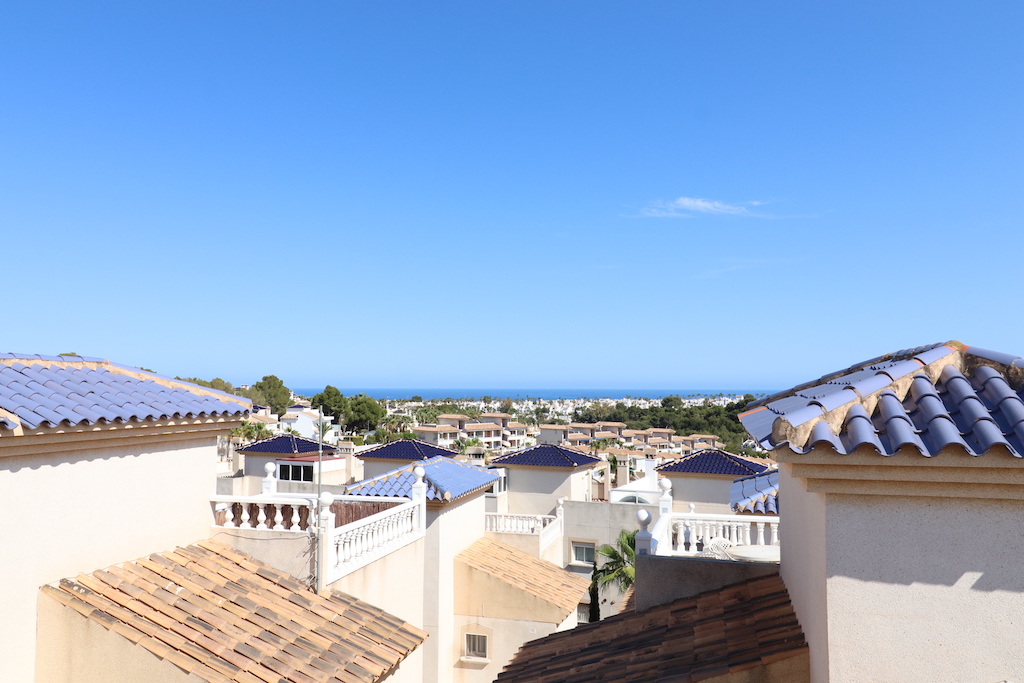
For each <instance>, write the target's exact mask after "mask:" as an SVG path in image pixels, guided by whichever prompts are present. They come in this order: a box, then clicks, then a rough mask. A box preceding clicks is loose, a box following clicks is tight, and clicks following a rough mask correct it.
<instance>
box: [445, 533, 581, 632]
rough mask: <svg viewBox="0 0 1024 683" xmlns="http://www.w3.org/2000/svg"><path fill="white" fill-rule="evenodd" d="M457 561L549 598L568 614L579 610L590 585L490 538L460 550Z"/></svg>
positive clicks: (579, 577)
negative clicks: (578, 607) (577, 607)
mask: <svg viewBox="0 0 1024 683" xmlns="http://www.w3.org/2000/svg"><path fill="white" fill-rule="evenodd" d="M455 561H456V562H462V563H463V564H466V565H469V566H470V567H473V568H474V569H479V570H480V571H482V572H486V573H488V574H490V575H491V576H493V577H495V578H498V579H501V580H502V581H504V582H505V583H507V584H509V585H511V586H514V587H515V588H518V589H519V590H521V591H524V592H526V593H529V594H530V595H535V596H537V597H538V598H540V599H542V600H546V601H547V602H549V603H551V604H552V605H555V606H557V607H559V608H561V609H562V610H563V611H564V612H565V613H566V614H567V615H568V614H569V613H570V612H573V611H575V610H576V606H577V605H578V604H579V603H580V600H581V599H582V598H583V596H584V595H586V593H587V590H588V589H589V588H590V581H589V580H587V579H586V578H584V577H582V576H580V575H579V574H573V573H572V572H570V571H566V570H565V569H562V568H561V567H559V566H558V565H555V564H552V563H550V562H547V561H546V560H540V559H537V558H536V557H532V556H531V555H527V554H526V553H524V552H523V551H522V550H517V549H516V548H512V547H510V546H507V545H505V544H504V543H499V542H498V541H494V540H491V539H489V538H481V539H479V540H478V541H477V542H476V543H474V544H473V545H471V546H469V547H468V548H466V549H465V550H463V551H462V552H461V553H459V554H458V555H457V556H456V557H455Z"/></svg>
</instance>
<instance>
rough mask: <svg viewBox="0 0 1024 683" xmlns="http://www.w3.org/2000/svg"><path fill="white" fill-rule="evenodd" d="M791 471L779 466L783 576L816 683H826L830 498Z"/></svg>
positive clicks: (790, 467) (781, 564)
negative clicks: (827, 517) (827, 518)
mask: <svg viewBox="0 0 1024 683" xmlns="http://www.w3.org/2000/svg"><path fill="white" fill-rule="evenodd" d="M791 472H792V466H791V465H789V464H782V465H779V498H780V500H783V499H784V500H785V501H786V502H785V507H784V511H783V513H782V516H781V521H782V524H781V525H780V526H781V528H780V530H779V531H780V536H784V538H783V539H782V543H781V544H780V551H781V555H782V561H781V563H780V565H779V574H781V576H782V580H783V581H784V582H785V584H786V590H788V591H789V597H790V600H791V601H792V602H793V610H794V611H795V612H796V617H797V620H799V622H800V627H801V628H802V629H803V632H804V638H806V640H807V645H808V647H809V648H810V659H809V661H810V670H811V679H812V680H813V681H817V682H819V683H824V682H825V681H828V666H829V664H828V661H829V649H828V644H829V632H828V609H827V608H828V601H827V597H826V576H827V575H826V568H825V494H824V493H808V492H807V491H805V490H804V487H803V485H802V484H801V483H800V481H799V480H798V479H794V478H793V477H792V475H791Z"/></svg>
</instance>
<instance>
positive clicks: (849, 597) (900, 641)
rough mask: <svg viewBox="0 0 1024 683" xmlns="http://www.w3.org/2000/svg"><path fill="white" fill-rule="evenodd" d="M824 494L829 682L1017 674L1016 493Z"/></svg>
mask: <svg viewBox="0 0 1024 683" xmlns="http://www.w3.org/2000/svg"><path fill="white" fill-rule="evenodd" d="M985 457H997V456H993V455H988V456H985ZM785 495H786V498H785V503H784V504H785V506H786V507H785V514H786V519H787V524H788V523H789V522H788V520H789V519H790V514H791V508H790V505H791V502H790V497H789V491H788V490H787V491H786V492H785ZM826 496H827V518H826V524H827V528H826V530H825V539H826V547H825V553H826V571H827V574H828V639H829V645H830V648H829V650H830V653H829V661H828V664H829V679H828V680H829V681H830V682H831V683H841V682H846V681H886V680H898V681H902V682H904V683H914V682H917V681H920V682H922V683H924V682H925V681H927V682H929V683H935V682H942V681H948V682H950V683H952V682H954V681H958V682H964V683H971V682H974V683H992V682H994V681H1003V680H1021V679H1024V639H1022V638H1021V634H1020V631H1021V626H1022V624H1024V570H1022V569H1021V566H1022V559H1021V558H1022V557H1024V536H1022V533H1021V529H1022V528H1024V505H1021V503H1020V501H1012V500H984V499H975V500H966V499H955V498H924V497H906V498H899V497H889V496H860V495H846V494H835V493H829V494H826ZM792 540H793V531H791V530H790V527H788V526H787V528H786V531H785V532H784V538H783V546H782V547H783V549H784V550H783V552H785V548H786V545H787V544H788V543H790V541H792ZM785 562H786V557H785V555H784V556H783V566H785ZM788 584H789V582H788V581H787V585H788ZM798 614H799V613H798ZM806 631H807V627H806V626H805V632H806ZM812 657H813V649H812ZM816 673H817V672H816ZM815 680H823V679H821V678H819V677H816V678H815Z"/></svg>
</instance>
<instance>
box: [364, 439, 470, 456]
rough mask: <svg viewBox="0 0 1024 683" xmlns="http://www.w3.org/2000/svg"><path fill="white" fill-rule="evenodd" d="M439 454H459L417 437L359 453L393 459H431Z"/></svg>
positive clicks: (399, 440)
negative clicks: (419, 439)
mask: <svg viewBox="0 0 1024 683" xmlns="http://www.w3.org/2000/svg"><path fill="white" fill-rule="evenodd" d="M439 455H443V456H447V457H449V458H451V457H454V456H456V455H458V454H457V453H456V452H455V451H450V450H448V449H446V448H439V447H438V446H434V445H432V444H429V443H426V442H425V441H418V440H416V439H398V440H397V441H392V442H390V443H385V444H381V445H380V446H376V447H375V448H369V449H367V450H365V451H362V452H361V453H359V458H360V459H362V458H388V459H391V460H409V461H412V460H429V459H430V458H436V457H437V456H439Z"/></svg>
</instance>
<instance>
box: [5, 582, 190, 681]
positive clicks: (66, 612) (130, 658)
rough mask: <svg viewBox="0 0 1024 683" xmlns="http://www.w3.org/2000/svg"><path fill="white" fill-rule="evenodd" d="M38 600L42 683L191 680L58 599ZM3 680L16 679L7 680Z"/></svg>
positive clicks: (39, 677)
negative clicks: (62, 603)
mask: <svg viewBox="0 0 1024 683" xmlns="http://www.w3.org/2000/svg"><path fill="white" fill-rule="evenodd" d="M36 595H37V596H38V615H39V643H38V645H39V648H38V652H37V655H36V675H35V681H36V683H138V682H139V681H154V682H155V681H159V683H185V681H187V680H188V678H189V675H188V674H187V673H186V672H184V671H182V670H181V669H179V668H178V667H176V666H174V665H173V664H171V663H170V662H168V661H166V660H163V659H160V658H159V657H157V656H156V655H154V654H153V653H151V652H150V651H149V650H147V649H146V648H144V647H142V646H141V645H135V644H133V643H132V642H131V641H130V640H128V639H127V638H125V637H124V636H122V635H120V634H119V633H115V632H114V631H109V630H107V629H106V628H104V627H103V626H101V625H100V624H98V623H96V622H95V621H92V620H90V619H87V618H86V617H83V616H82V615H81V614H79V613H78V612H76V611H75V610H73V609H71V608H70V607H65V606H63V605H61V604H60V603H59V602H57V601H56V600H54V599H53V598H50V597H47V596H45V595H43V594H42V593H40V592H36ZM4 674H5V675H4V676H3V678H2V680H4V681H9V680H15V679H12V678H8V677H7V676H6V666H4Z"/></svg>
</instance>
